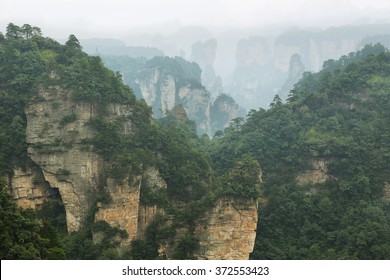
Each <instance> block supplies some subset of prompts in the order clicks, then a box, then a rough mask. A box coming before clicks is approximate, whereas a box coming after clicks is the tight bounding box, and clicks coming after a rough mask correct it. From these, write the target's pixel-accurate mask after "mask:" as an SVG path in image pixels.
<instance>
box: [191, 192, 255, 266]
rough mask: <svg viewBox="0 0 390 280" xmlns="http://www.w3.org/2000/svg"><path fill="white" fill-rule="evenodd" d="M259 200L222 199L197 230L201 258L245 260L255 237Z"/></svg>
mask: <svg viewBox="0 0 390 280" xmlns="http://www.w3.org/2000/svg"><path fill="white" fill-rule="evenodd" d="M257 208H258V203H257V202H256V201H245V200H237V199H232V198H223V199H219V200H218V201H217V203H216V206H215V207H214V208H213V209H212V210H211V211H210V212H209V213H207V215H206V216H207V217H208V219H207V220H206V221H204V222H203V223H201V224H200V225H199V226H198V227H197V229H196V235H197V236H199V239H200V250H199V252H198V254H197V256H198V258H200V259H208V260H246V259H248V258H249V254H250V253H252V251H253V246H254V243H255V238H256V228H257V220H258V214H257Z"/></svg>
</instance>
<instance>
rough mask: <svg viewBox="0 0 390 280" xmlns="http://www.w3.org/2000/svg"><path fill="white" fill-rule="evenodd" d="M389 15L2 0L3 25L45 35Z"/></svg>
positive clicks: (305, 1) (334, 0)
mask: <svg viewBox="0 0 390 280" xmlns="http://www.w3.org/2000/svg"><path fill="white" fill-rule="evenodd" d="M387 19H390V1H389V0H316V1H313V0H0V30H1V31H3V32H4V30H5V27H6V25H7V24H8V23H9V22H13V23H15V24H18V25H22V24H24V23H30V24H31V25H35V26H39V27H41V28H42V31H43V33H44V35H46V36H53V37H67V35H69V34H70V33H74V34H76V36H80V37H84V38H87V37H93V36H99V35H100V37H104V36H108V35H109V34H112V35H113V37H121V35H122V34H125V33H127V34H128V33H129V32H130V31H131V32H134V31H136V30H139V31H142V32H144V31H149V32H151V33H153V32H162V31H166V32H169V31H172V32H173V31H174V30H175V29H177V27H178V26H185V25H203V26H206V27H210V28H219V29H221V28H222V27H223V28H241V27H258V26H264V25H269V24H275V23H286V22H289V23H290V24H293V25H298V26H299V25H300V26H317V27H318V26H321V27H322V26H331V25H343V24H350V23H356V22H361V23H368V22H371V23H376V22H383V21H386V20H387Z"/></svg>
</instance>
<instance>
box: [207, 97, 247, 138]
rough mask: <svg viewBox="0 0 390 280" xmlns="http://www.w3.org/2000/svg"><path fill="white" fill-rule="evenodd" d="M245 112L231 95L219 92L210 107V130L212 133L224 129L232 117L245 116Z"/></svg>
mask: <svg viewBox="0 0 390 280" xmlns="http://www.w3.org/2000/svg"><path fill="white" fill-rule="evenodd" d="M245 115H246V112H245V110H244V109H243V108H241V107H240V106H239V105H238V104H237V103H236V102H235V101H234V99H233V98H232V97H230V96H228V95H226V94H221V95H219V96H218V97H217V99H216V100H215V101H214V103H213V106H212V107H211V130H212V132H213V134H214V133H215V132H217V131H218V130H220V131H224V129H225V128H227V127H228V126H229V124H230V121H231V120H232V119H235V118H238V117H245Z"/></svg>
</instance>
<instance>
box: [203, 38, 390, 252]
mask: <svg viewBox="0 0 390 280" xmlns="http://www.w3.org/2000/svg"><path fill="white" fill-rule="evenodd" d="M389 74H390V54H389V53H388V52H387V51H385V50H384V48H383V46H380V45H374V46H372V45H371V46H370V45H369V46H366V47H365V48H363V49H362V50H361V51H359V52H357V53H352V54H349V55H348V56H343V57H342V58H340V60H338V61H334V60H333V61H328V62H326V63H324V68H323V70H322V71H321V72H319V73H316V74H311V73H306V74H305V75H304V77H303V79H302V80H301V81H300V82H299V83H298V84H296V86H295V88H294V90H293V91H292V96H291V97H290V98H289V102H288V103H287V104H283V103H282V102H281V101H280V99H278V97H275V99H274V102H273V104H272V106H271V108H270V109H269V110H262V109H260V110H258V111H254V110H252V111H251V112H249V114H248V118H247V120H246V121H245V122H244V123H240V122H234V123H232V125H231V126H230V127H229V128H228V129H226V130H225V133H224V136H223V137H221V136H220V137H217V138H216V139H214V140H213V141H212V142H211V143H210V144H209V147H208V150H209V152H210V154H211V157H212V160H213V166H214V168H215V169H216V170H217V172H218V173H219V174H221V175H222V176H226V175H223V174H226V173H227V172H228V171H229V170H234V169H233V167H234V164H235V162H236V159H237V158H239V157H241V156H243V155H245V154H250V155H251V156H252V157H253V159H255V160H257V161H258V162H259V163H260V164H261V167H262V171H263V174H264V176H263V181H264V187H263V188H264V191H263V193H262V194H261V197H262V201H264V204H263V205H261V207H260V209H259V226H258V230H257V238H256V245H255V248H254V252H253V254H252V256H251V258H253V259H388V258H389V257H390V255H389V236H390V230H389V225H390V224H389V219H388V217H389V216H390V214H389V213H390V212H389V209H388V206H387V204H388V203H387V202H384V201H383V199H382V198H381V196H382V190H383V186H384V182H388V181H389V179H390V178H389V174H390V173H389V171H390V165H389V148H390V146H389V145H390V130H389V128H390V127H389V125H388V120H389V119H390V118H389V116H390V115H389V110H390V103H389V100H390V99H389V92H390V91H389V87H388V80H389V79H388V77H389ZM313 160H322V161H326V162H328V164H327V174H328V176H329V177H328V178H329V179H328V180H327V181H326V182H325V183H322V184H309V185H306V186H301V185H300V184H298V183H297V180H296V178H297V176H298V175H299V174H302V173H303V172H304V171H305V170H310V168H311V167H310V165H311V162H312V161H313ZM237 178H239V176H237ZM238 182H240V180H238ZM224 185H227V184H226V183H224ZM229 191H230V190H229ZM233 193H234V192H233Z"/></svg>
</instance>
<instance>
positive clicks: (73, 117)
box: [60, 113, 77, 127]
mask: <svg viewBox="0 0 390 280" xmlns="http://www.w3.org/2000/svg"><path fill="white" fill-rule="evenodd" d="M76 120H77V115H76V114H74V113H73V114H70V115H66V116H64V117H63V118H62V119H61V120H60V126H61V127H64V126H65V125H67V124H70V123H73V122H75V121H76Z"/></svg>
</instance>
